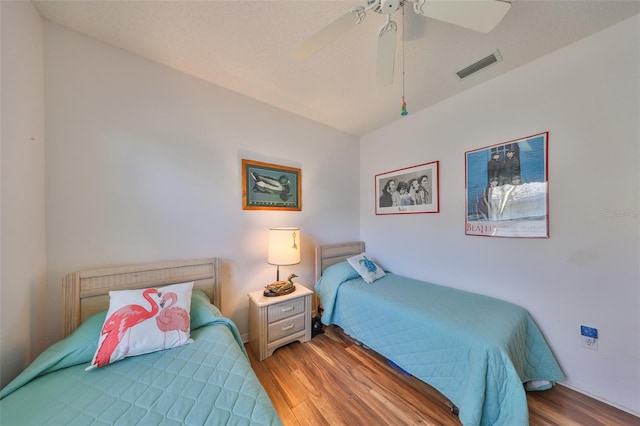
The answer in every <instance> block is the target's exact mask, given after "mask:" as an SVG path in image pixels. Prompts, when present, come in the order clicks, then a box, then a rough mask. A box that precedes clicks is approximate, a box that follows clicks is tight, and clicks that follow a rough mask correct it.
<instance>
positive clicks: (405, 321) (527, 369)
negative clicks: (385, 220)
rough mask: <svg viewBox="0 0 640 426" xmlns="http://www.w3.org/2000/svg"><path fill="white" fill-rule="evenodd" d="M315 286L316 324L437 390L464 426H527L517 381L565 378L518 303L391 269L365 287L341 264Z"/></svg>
mask: <svg viewBox="0 0 640 426" xmlns="http://www.w3.org/2000/svg"><path fill="white" fill-rule="evenodd" d="M315 290H316V292H317V294H318V297H319V298H320V300H321V302H322V305H323V307H324V309H325V311H324V313H323V316H322V322H323V323H325V324H336V325H338V326H340V327H341V328H342V329H343V330H344V331H345V332H346V333H347V334H349V335H351V336H352V337H353V338H354V339H356V340H358V341H360V342H362V343H363V344H365V345H367V346H368V347H370V348H372V349H373V350H375V351H376V352H378V353H380V354H381V355H383V356H384V357H386V358H388V359H389V360H391V361H393V362H394V363H395V364H397V365H398V366H400V367H401V368H402V369H404V370H406V371H407V372H409V373H410V374H412V375H413V376H415V377H417V378H419V379H421V380H423V381H424V382H426V383H428V384H430V385H431V386H433V387H435V388H436V389H438V390H439V391H440V392H441V393H442V394H443V395H445V396H446V397H447V398H448V399H449V400H450V401H451V402H453V403H454V404H455V405H456V406H457V407H458V408H459V410H460V413H459V418H460V421H461V422H462V424H463V425H465V426H468V425H505V426H520V425H523V426H524V425H527V424H528V416H529V413H528V408H527V400H526V394H525V389H524V386H523V384H524V383H526V382H530V381H538V380H540V381H549V382H551V383H550V384H549V386H551V385H552V384H554V383H555V382H556V381H560V380H564V375H563V373H562V371H561V370H560V367H559V366H558V364H557V362H556V360H555V358H554V356H553V354H552V352H551V350H550V348H549V346H548V345H547V343H546V341H545V339H544V337H543V335H542V333H541V332H540V330H539V329H538V327H537V326H536V324H535V323H534V321H533V319H532V318H531V316H530V315H529V314H528V313H527V311H526V310H524V309H523V308H521V307H519V306H517V305H514V304H511V303H508V302H505V301H501V300H498V299H494V298H491V297H486V296H482V295H478V294H474V293H470V292H465V291H461V290H456V289H452V288H448V287H443V286H439V285H434V284H429V283H426V282H422V281H418V280H414V279H410V278H406V277H401V276H398V275H395V274H392V273H387V275H386V276H385V277H383V278H381V279H379V280H377V281H374V282H373V283H371V284H367V283H366V282H364V281H363V280H362V279H361V278H360V277H359V276H358V274H357V273H356V272H355V271H353V269H352V268H351V267H350V266H349V264H348V263H346V262H343V263H339V264H337V265H334V266H332V267H330V268H328V269H327V270H326V271H325V272H324V273H323V276H322V278H321V279H320V281H319V282H318V283H317V284H316V287H315Z"/></svg>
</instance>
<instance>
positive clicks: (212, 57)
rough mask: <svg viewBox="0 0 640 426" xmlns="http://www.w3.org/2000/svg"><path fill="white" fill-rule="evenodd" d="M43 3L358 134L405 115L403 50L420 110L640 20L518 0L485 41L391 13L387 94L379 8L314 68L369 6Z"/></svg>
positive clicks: (634, 1)
mask: <svg viewBox="0 0 640 426" xmlns="http://www.w3.org/2000/svg"><path fill="white" fill-rule="evenodd" d="M454 1H455V0H454ZM34 4H35V6H36V8H37V9H38V11H39V12H40V14H41V15H42V16H43V17H44V18H45V19H48V20H51V21H53V22H56V23H58V24H60V25H62V26H64V27H67V28H69V29H72V30H74V31H77V32H80V33H83V34H86V35H88V36H90V37H93V38H96V39H98V40H102V41H104V42H106V43H109V44H111V45H114V46H117V47H120V48H122V49H125V50H128V51H130V52H133V53H136V54H138V55H141V56H143V57H145V58H148V59H150V60H153V61H156V62H159V63H161V64H165V65H167V66H169V67H171V68H174V69H177V70H180V71H183V72H185V73H187V74H190V75H193V76H195V77H199V78H201V79H203V80H207V81H210V82H211V83H214V84H216V85H219V86H222V87H225V88H227V89H229V90H232V91H234V92H238V93H241V94H244V95H246V96H249V97H251V98H254V99H257V100H260V101H262V102H265V103H267V104H270V105H273V106H275V107H278V108H281V109H283V110H286V111H290V112H292V113H294V114H298V115H301V116H303V117H307V118H309V119H311V120H314V121H317V122H320V123H323V124H326V125H328V126H331V127H334V128H336V129H339V130H343V131H345V132H348V133H351V134H354V135H363V134H366V133H368V132H371V131H372V130H375V129H377V128H379V127H381V126H384V125H386V124H388V123H391V122H393V121H395V120H400V119H401V118H402V117H401V116H400V98H401V96H402V87H403V82H402V64H403V55H402V52H403V50H404V74H405V78H404V87H405V98H406V101H407V107H408V110H409V114H411V112H415V111H418V110H420V109H423V108H426V107H428V106H430V105H433V104H435V103H437V102H439V101H441V100H443V99H445V98H447V97H450V96H452V95H455V94H456V93H459V92H461V91H464V90H466V89H468V88H470V87H472V86H474V85H477V84H479V83H482V82H484V81H486V80H489V79H491V78H493V77H495V76H497V75H499V74H502V73H504V72H506V71H509V70H511V69H513V68H515V67H518V66H520V65H522V64H525V63H527V62H529V61H532V60H534V59H536V58H538V57H540V56H542V55H545V54H547V53H550V52H552V51H554V50H557V49H559V48H561V47H563V46H565V45H567V44H569V43H572V42H574V41H577V40H579V39H581V38H584V37H586V36H588V35H590V34H593V33H595V32H598V31H600V30H602V29H604V28H607V27H609V26H611V25H613V24H615V23H617V22H619V21H622V20H624V19H626V18H628V17H630V16H632V15H635V14H637V13H639V12H640V1H639V0H623V1H616V0H581V1H573V0H546V1H545V0H536V1H531V0H512V7H511V9H510V11H509V13H507V16H506V17H505V18H504V19H503V20H502V22H501V23H500V24H498V26H497V27H496V28H495V29H494V30H493V31H492V32H490V33H489V34H481V33H476V32H473V31H470V30H467V29H464V28H460V27H457V26H454V25H450V24H445V23H442V22H439V21H435V20H432V19H429V18H425V17H422V16H418V15H415V14H414V13H413V10H412V8H411V5H410V4H408V5H407V6H408V7H407V6H405V11H404V15H405V17H404V19H403V13H402V10H399V11H397V12H396V13H395V14H394V15H393V20H395V21H396V22H397V23H398V33H399V34H402V32H403V31H404V49H403V45H402V41H401V39H400V38H399V41H398V48H397V50H396V78H395V79H394V82H393V84H392V85H390V86H387V87H382V88H381V87H377V86H376V84H375V78H376V77H375V60H376V46H377V34H378V30H379V28H380V27H381V26H382V25H383V23H384V21H385V19H384V16H382V15H378V14H376V13H374V12H370V13H368V14H367V16H366V19H365V20H364V22H363V23H362V24H360V25H358V26H357V27H354V28H353V29H351V30H350V31H349V32H348V33H346V34H345V35H344V36H343V37H342V38H340V39H338V40H337V41H335V42H334V43H332V44H330V45H329V46H327V47H325V48H324V49H323V50H321V51H320V52H318V53H317V54H316V55H315V56H313V57H311V58H309V59H307V60H306V61H302V62H299V61H297V60H295V59H294V58H293V56H292V50H293V48H294V47H295V46H297V45H298V44H299V43H301V42H302V41H303V40H305V39H306V38H307V37H309V36H310V35H311V34H313V33H314V32H315V31H317V30H319V29H320V28H322V27H324V26H325V25H326V24H328V23H329V22H330V21H332V20H333V19H334V18H336V17H337V16H339V15H341V14H343V13H344V12H346V11H347V10H348V9H350V8H351V7H352V6H355V5H366V0H362V1H350V0H341V1H318V0H315V1H314V0H288V1H277V0H275V1H274V0H256V1H240V0H236V1H217V0H208V1H186V0H173V1H172V0H169V1H167V0H164V1H162V0H156V1H148V0H147V1H132V0H119V1H105V0H85V1H63V0H49V1H34ZM403 21H406V25H405V26H404V30H403ZM495 49H499V51H500V53H501V54H502V56H503V60H502V61H501V62H499V63H497V64H494V65H492V66H490V67H488V68H486V69H484V70H482V71H480V72H478V73H477V74H474V75H472V76H470V77H468V78H466V79H465V80H459V79H458V78H457V76H456V75H455V72H456V71H458V70H460V69H462V68H464V67H466V66H467V65H470V64H472V63H473V62H475V61H477V60H478V59H481V58H483V57H485V56H487V55H489V54H490V53H491V52H492V51H494V50H495ZM594 60H595V58H594ZM576 72H579V70H576Z"/></svg>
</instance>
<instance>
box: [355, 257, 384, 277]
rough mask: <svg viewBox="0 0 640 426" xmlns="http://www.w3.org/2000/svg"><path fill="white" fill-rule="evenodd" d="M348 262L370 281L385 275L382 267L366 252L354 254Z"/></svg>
mask: <svg viewBox="0 0 640 426" xmlns="http://www.w3.org/2000/svg"><path fill="white" fill-rule="evenodd" d="M347 262H349V265H351V266H352V267H353V269H355V270H356V271H357V272H358V274H360V276H361V277H362V279H363V280H365V281H366V282H368V283H372V282H374V281H375V280H377V279H378V278H382V277H384V276H385V273H384V271H383V270H382V268H381V267H379V266H378V265H376V264H375V263H374V262H373V261H372V260H371V259H369V258H368V257H367V255H366V254H365V253H361V254H359V255H356V256H352V257H350V258H348V259H347Z"/></svg>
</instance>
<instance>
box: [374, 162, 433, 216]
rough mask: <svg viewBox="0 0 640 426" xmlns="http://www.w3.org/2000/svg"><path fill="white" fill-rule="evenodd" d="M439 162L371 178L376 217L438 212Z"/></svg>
mask: <svg viewBox="0 0 640 426" xmlns="http://www.w3.org/2000/svg"><path fill="white" fill-rule="evenodd" d="M438 165H439V161H432V162H431V163H424V164H419V165H417V166H411V167H405V168H403V169H398V170H393V171H391V172H386V173H380V174H377V175H376V176H375V190H376V197H375V203H376V214H377V215H384V214H415V213H439V212H440V194H439V182H438V180H439V174H438Z"/></svg>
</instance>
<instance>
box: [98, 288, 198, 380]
mask: <svg viewBox="0 0 640 426" xmlns="http://www.w3.org/2000/svg"><path fill="white" fill-rule="evenodd" d="M192 291H193V282H189V283H182V284H173V285H169V286H165V287H158V288H146V289H141V290H121V291H110V292H109V310H108V311H107V316H106V318H105V320H104V324H103V325H102V330H101V331H100V340H99V341H98V350H97V351H96V354H95V355H94V356H93V361H91V365H90V366H89V367H87V370H90V369H92V368H95V367H102V366H104V365H107V364H109V363H112V362H116V361H118V360H121V359H123V358H126V357H130V356H134V355H142V354H146V353H149V352H155V351H159V350H162V349H169V348H174V347H176V346H181V345H184V344H187V343H191V342H193V340H191V336H190V330H191V328H190V323H189V322H190V318H189V311H190V309H191V292H192Z"/></svg>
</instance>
